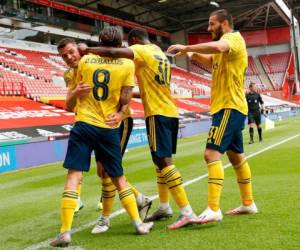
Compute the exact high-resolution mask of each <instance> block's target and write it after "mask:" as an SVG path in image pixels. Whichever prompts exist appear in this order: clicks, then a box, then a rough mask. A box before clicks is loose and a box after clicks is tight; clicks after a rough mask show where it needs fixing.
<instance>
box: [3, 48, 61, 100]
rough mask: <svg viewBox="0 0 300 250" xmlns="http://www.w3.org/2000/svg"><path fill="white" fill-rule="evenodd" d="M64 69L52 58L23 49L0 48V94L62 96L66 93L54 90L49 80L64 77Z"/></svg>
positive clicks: (35, 96)
mask: <svg viewBox="0 0 300 250" xmlns="http://www.w3.org/2000/svg"><path fill="white" fill-rule="evenodd" d="M65 69H66V67H65V66H64V64H63V61H62V60H61V59H59V57H58V56H57V55H55V54H51V53H46V52H36V51H29V50H22V49H10V48H0V94H1V95H26V97H28V98H32V99H34V100H40V99H41V97H42V96H65V95H66V89H65V88H62V87H60V86H56V85H55V84H54V83H53V80H52V76H53V75H56V76H63V71H64V70H65Z"/></svg>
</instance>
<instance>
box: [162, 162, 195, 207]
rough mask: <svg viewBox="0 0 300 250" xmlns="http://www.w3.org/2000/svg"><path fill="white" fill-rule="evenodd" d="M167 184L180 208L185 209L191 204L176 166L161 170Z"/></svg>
mask: <svg viewBox="0 0 300 250" xmlns="http://www.w3.org/2000/svg"><path fill="white" fill-rule="evenodd" d="M161 174H162V175H163V176H164V179H165V182H166V184H167V186H168V188H169V190H170V193H171V195H172V197H173V199H174V200H175V202H176V204H177V205H178V206H179V208H183V207H185V206H187V205H188V204H189V201H188V199H187V196H186V192H185V190H184V187H183V185H182V178H181V174H180V172H179V171H178V170H177V168H176V167H175V166H174V165H171V166H168V167H165V168H164V169H162V170H161Z"/></svg>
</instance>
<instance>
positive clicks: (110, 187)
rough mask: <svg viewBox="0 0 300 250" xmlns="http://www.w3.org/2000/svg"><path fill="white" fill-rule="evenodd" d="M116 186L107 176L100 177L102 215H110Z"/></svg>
mask: <svg viewBox="0 0 300 250" xmlns="http://www.w3.org/2000/svg"><path fill="white" fill-rule="evenodd" d="M116 191H117V188H116V187H115V185H114V184H113V183H112V181H111V179H110V178H109V177H107V178H103V179H102V207H103V210H102V215H103V216H110V214H111V212H112V208H113V205H114V199H115V196H116Z"/></svg>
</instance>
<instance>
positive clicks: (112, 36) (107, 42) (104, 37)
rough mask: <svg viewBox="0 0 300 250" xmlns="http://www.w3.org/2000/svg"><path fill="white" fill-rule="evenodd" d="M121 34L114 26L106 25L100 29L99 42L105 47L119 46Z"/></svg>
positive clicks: (121, 38) (121, 39)
mask: <svg viewBox="0 0 300 250" xmlns="http://www.w3.org/2000/svg"><path fill="white" fill-rule="evenodd" d="M122 41H123V34H122V32H121V30H120V28H118V27H116V26H107V27H105V28H104V29H103V30H101V31H100V34H99V42H100V44H101V46H105V47H119V46H121V45H122Z"/></svg>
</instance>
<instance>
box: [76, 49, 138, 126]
mask: <svg viewBox="0 0 300 250" xmlns="http://www.w3.org/2000/svg"><path fill="white" fill-rule="evenodd" d="M80 81H83V82H84V83H87V84H89V85H90V86H91V87H92V90H91V91H90V93H88V94H87V95H86V96H84V97H82V98H77V105H76V117H75V120H76V121H82V122H86V123H88V124H91V125H94V126H98V127H101V128H110V127H109V126H108V125H106V124H105V120H106V118H107V117H108V116H109V115H110V114H112V113H115V112H118V110H119V100H120V96H121V89H122V87H123V86H127V87H133V86H134V63H133V62H132V61H131V60H128V59H124V58H108V57H101V56H97V55H86V56H84V57H82V58H81V60H80V62H79V65H78V70H77V75H76V84H79V82H80Z"/></svg>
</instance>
